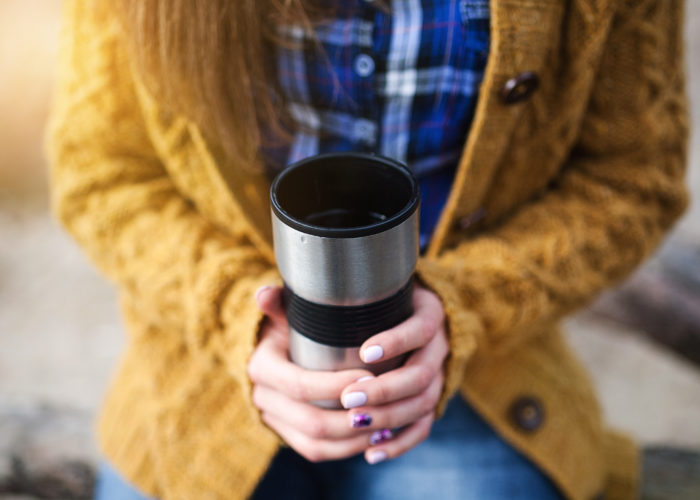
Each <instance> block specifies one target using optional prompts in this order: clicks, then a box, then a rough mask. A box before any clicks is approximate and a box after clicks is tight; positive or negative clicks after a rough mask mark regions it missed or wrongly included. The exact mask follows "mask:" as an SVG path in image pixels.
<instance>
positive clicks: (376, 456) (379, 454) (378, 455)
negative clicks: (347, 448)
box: [367, 450, 387, 464]
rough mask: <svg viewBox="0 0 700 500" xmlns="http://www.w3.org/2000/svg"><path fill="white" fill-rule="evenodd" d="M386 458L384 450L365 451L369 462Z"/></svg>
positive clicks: (372, 462)
mask: <svg viewBox="0 0 700 500" xmlns="http://www.w3.org/2000/svg"><path fill="white" fill-rule="evenodd" d="M386 459H387V455H386V452H385V451H381V450H376V451H370V452H369V453H367V462H369V463H370V464H378V463H379V462H383V461H384V460H386Z"/></svg>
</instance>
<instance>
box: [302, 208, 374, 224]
mask: <svg viewBox="0 0 700 500" xmlns="http://www.w3.org/2000/svg"><path fill="white" fill-rule="evenodd" d="M385 219H386V215H382V214H378V213H375V212H368V211H364V210H363V211H360V210H350V209H347V208H332V209H330V210H324V211H322V212H314V213H312V214H309V215H307V216H306V217H305V218H304V222H307V223H309V224H313V225H314V226H321V227H330V228H350V227H363V226H370V225H372V224H376V223H378V222H382V221H383V220H385Z"/></svg>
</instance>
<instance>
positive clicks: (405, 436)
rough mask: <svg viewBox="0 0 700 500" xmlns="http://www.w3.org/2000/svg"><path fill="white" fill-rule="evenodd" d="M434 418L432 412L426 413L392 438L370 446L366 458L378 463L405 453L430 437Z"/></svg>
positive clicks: (372, 462) (369, 461) (368, 460)
mask: <svg viewBox="0 0 700 500" xmlns="http://www.w3.org/2000/svg"><path fill="white" fill-rule="evenodd" d="M433 419H434V417H433V414H432V413H431V414H429V415H426V416H425V417H423V418H421V419H420V420H418V421H417V422H415V423H414V424H413V425H411V426H409V427H406V428H405V429H403V430H402V431H401V432H399V433H398V435H396V436H394V437H393V438H392V439H390V440H388V441H385V442H383V443H381V444H379V445H377V446H372V447H370V448H369V449H367V451H365V460H367V462H368V463H370V464H376V463H379V462H383V461H384V460H389V459H392V458H396V457H398V456H401V455H403V454H404V453H406V452H407V451H408V450H410V449H412V448H414V447H416V446H417V445H419V444H420V443H422V442H423V441H425V440H426V439H427V438H428V436H429V435H430V429H431V428H432V426H433Z"/></svg>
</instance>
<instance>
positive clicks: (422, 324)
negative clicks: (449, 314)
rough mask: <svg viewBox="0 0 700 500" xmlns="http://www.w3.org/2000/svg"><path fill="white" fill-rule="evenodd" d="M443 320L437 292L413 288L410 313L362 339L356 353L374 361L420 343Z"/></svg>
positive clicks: (426, 341) (432, 335) (422, 342)
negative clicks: (362, 342)
mask: <svg viewBox="0 0 700 500" xmlns="http://www.w3.org/2000/svg"><path fill="white" fill-rule="evenodd" d="M444 320H445V313H444V310H443V308H442V303H441V302H440V299H439V298H438V297H437V295H435V294H434V293H432V292H430V291H428V290H425V289H423V288H416V289H415V290H414V292H413V315H412V316H411V317H410V318H408V319H407V320H406V321H404V322H402V323H400V324H398V325H396V326H395V327H393V328H391V329H389V330H386V331H384V332H381V333H379V334H377V335H375V336H373V337H371V338H370V339H368V340H367V341H365V342H364V344H362V347H361V348H360V357H361V358H362V361H364V362H365V363H376V362H377V361H381V360H385V359H391V358H393V357H395V356H399V355H401V354H404V353H407V352H410V351H412V350H414V349H418V348H420V347H423V346H424V345H425V344H427V343H428V342H429V341H430V340H431V339H432V338H433V337H434V336H435V334H436V333H437V331H438V330H439V329H440V328H441V327H442V326H443V323H444Z"/></svg>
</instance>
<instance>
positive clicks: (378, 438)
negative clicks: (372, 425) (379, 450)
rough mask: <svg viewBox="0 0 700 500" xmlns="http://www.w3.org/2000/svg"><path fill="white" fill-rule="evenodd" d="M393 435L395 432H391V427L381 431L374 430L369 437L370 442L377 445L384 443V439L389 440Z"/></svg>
mask: <svg viewBox="0 0 700 500" xmlns="http://www.w3.org/2000/svg"><path fill="white" fill-rule="evenodd" d="M393 437H394V433H393V432H391V429H382V430H380V431H374V432H373V433H372V435H371V436H370V437H369V444H371V445H375V444H379V443H383V442H384V441H389V440H390V439H391V438H393Z"/></svg>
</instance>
